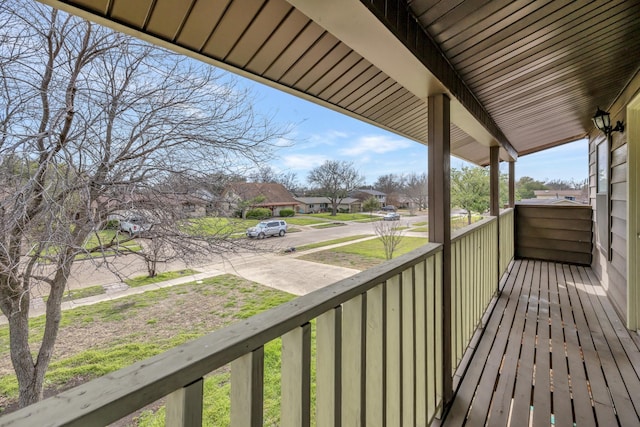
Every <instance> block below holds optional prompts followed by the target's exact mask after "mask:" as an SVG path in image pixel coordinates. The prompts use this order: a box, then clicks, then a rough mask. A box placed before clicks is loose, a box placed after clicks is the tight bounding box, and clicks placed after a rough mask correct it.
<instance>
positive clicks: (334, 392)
mask: <svg viewBox="0 0 640 427" xmlns="http://www.w3.org/2000/svg"><path fill="white" fill-rule="evenodd" d="M341 372H342V307H341V306H339V307H336V308H334V309H333V310H329V311H327V312H326V313H324V314H322V315H320V316H319V317H318V319H317V320H316V425H317V426H318V427H334V426H336V427H339V426H340V425H341V422H342V406H341V405H342V397H341V391H342V389H341V387H342V374H341Z"/></svg>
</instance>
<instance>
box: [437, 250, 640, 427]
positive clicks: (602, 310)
mask: <svg viewBox="0 0 640 427" xmlns="http://www.w3.org/2000/svg"><path fill="white" fill-rule="evenodd" d="M639 342H640V340H639V339H638V336H637V335H636V334H635V333H633V332H631V333H629V332H628V331H627V329H626V328H625V327H624V325H623V324H622V322H621V321H620V319H619V317H618V316H617V315H616V313H615V312H614V309H613V307H612V306H611V304H610V303H609V301H608V300H607V297H606V296H605V294H604V290H603V289H602V288H601V286H600V284H599V282H598V279H597V278H596V277H595V275H594V273H593V272H592V271H591V269H590V268H588V267H578V266H573V265H566V264H556V263H551V262H541V261H531V260H518V261H515V262H514V263H513V265H512V269H511V271H510V273H509V275H508V277H507V278H506V281H504V287H503V290H502V294H501V296H500V297H499V298H498V300H497V301H496V303H495V307H494V310H493V313H492V314H491V317H490V319H489V321H488V323H487V325H486V328H485V331H484V334H483V336H482V338H481V339H480V341H479V342H478V343H477V346H476V351H475V354H474V355H473V358H472V359H471V361H470V363H469V364H468V366H469V367H468V369H467V371H466V375H465V376H464V378H463V380H462V382H461V383H460V386H459V388H458V391H457V394H456V396H455V399H454V401H453V403H452V405H451V407H450V411H449V413H448V415H447V417H446V418H445V420H444V422H443V423H442V425H444V426H447V427H449V426H458V425H460V426H462V425H464V426H476V425H478V426H481V425H491V426H500V425H518V426H522V425H534V426H542V425H545V426H549V425H558V426H573V425H578V426H591V425H593V426H595V425H600V426H616V425H620V426H633V425H640V378H639V377H640V351H639Z"/></svg>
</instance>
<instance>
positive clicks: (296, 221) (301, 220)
mask: <svg viewBox="0 0 640 427" xmlns="http://www.w3.org/2000/svg"><path fill="white" fill-rule="evenodd" d="M282 219H284V220H285V221H287V224H289V225H312V224H318V223H322V222H324V220H323V219H319V218H312V217H306V216H305V217H300V216H295V217H290V218H282Z"/></svg>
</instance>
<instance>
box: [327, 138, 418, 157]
mask: <svg viewBox="0 0 640 427" xmlns="http://www.w3.org/2000/svg"><path fill="white" fill-rule="evenodd" d="M411 144H412V142H411V141H409V140H404V139H399V138H392V137H390V136H387V135H373V136H363V137H360V138H359V139H357V140H356V141H355V142H354V143H353V144H352V145H351V146H350V147H347V148H343V149H342V150H340V154H342V155H344V156H360V155H362V154H365V153H367V154H371V153H375V154H384V153H388V152H392V151H397V150H403V149H405V148H409V147H411Z"/></svg>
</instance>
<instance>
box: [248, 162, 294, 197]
mask: <svg viewBox="0 0 640 427" xmlns="http://www.w3.org/2000/svg"><path fill="white" fill-rule="evenodd" d="M249 180H250V181H252V182H264V183H275V184H281V185H282V186H283V187H284V188H286V189H287V190H289V191H290V192H295V190H296V189H298V187H299V185H298V177H297V175H296V173H295V172H291V171H289V172H278V171H277V170H275V169H274V168H273V167H271V166H269V165H262V166H260V167H258V169H257V170H255V171H253V172H252V173H250V174H249Z"/></svg>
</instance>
